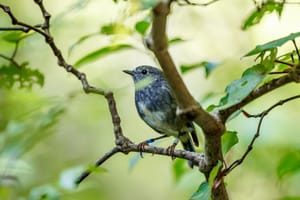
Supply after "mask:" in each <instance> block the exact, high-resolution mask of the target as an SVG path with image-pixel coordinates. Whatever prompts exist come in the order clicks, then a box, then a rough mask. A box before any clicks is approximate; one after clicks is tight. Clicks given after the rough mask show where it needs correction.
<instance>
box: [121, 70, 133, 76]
mask: <svg viewBox="0 0 300 200" xmlns="http://www.w3.org/2000/svg"><path fill="white" fill-rule="evenodd" d="M123 72H124V73H126V74H129V75H131V76H132V75H133V71H131V70H123Z"/></svg>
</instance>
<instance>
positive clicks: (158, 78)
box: [124, 65, 198, 167]
mask: <svg viewBox="0 0 300 200" xmlns="http://www.w3.org/2000/svg"><path fill="white" fill-rule="evenodd" d="M124 72H125V73H127V74H130V75H131V76H132V78H133V81H134V85H135V105H136V108H137V111H138V113H139V115H140V117H141V118H142V119H143V120H144V121H145V122H146V123H147V124H148V125H149V126H150V127H151V128H153V129H154V130H155V131H157V132H158V133H160V134H162V135H167V136H174V137H176V138H178V139H179V140H180V141H181V143H182V144H183V147H184V149H185V150H188V151H195V148H194V146H193V143H192V141H191V138H190V135H189V134H188V133H189V132H190V133H191V135H192V138H193V141H194V143H195V145H196V146H198V139H197V136H196V132H195V128H194V126H193V124H192V123H191V122H187V121H184V120H182V119H181V118H180V117H178V116H177V115H176V109H177V102H176V99H175V97H174V95H173V93H172V90H171V88H170V86H169V84H168V82H167V81H166V80H165V78H164V75H163V73H162V71H161V70H159V69H157V68H154V67H151V66H146V65H143V66H139V67H137V68H136V69H134V70H132V71H130V70H124ZM189 164H190V166H191V167H192V163H189Z"/></svg>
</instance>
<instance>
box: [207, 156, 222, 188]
mask: <svg viewBox="0 0 300 200" xmlns="http://www.w3.org/2000/svg"><path fill="white" fill-rule="evenodd" d="M221 167H222V162H221V161H220V160H219V161H218V163H217V164H216V166H214V168H213V169H212V170H211V171H210V174H209V178H208V184H209V187H210V188H212V187H213V184H214V181H215V178H216V177H217V175H218V173H219V170H220V168H221Z"/></svg>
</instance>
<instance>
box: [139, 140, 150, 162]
mask: <svg viewBox="0 0 300 200" xmlns="http://www.w3.org/2000/svg"><path fill="white" fill-rule="evenodd" d="M148 145H149V143H148V142H147V141H144V142H141V143H139V144H138V145H137V148H138V150H139V152H140V156H141V158H144V157H143V151H144V150H145V146H148Z"/></svg>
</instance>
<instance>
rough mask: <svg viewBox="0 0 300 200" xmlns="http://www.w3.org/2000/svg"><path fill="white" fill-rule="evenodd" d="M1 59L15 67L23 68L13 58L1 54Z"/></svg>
mask: <svg viewBox="0 0 300 200" xmlns="http://www.w3.org/2000/svg"><path fill="white" fill-rule="evenodd" d="M0 58H3V59H5V60H7V61H9V62H11V63H12V64H13V65H15V66H16V67H19V68H20V67H21V65H19V63H17V62H16V61H15V60H14V59H12V58H11V57H8V56H5V55H3V54H0Z"/></svg>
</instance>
